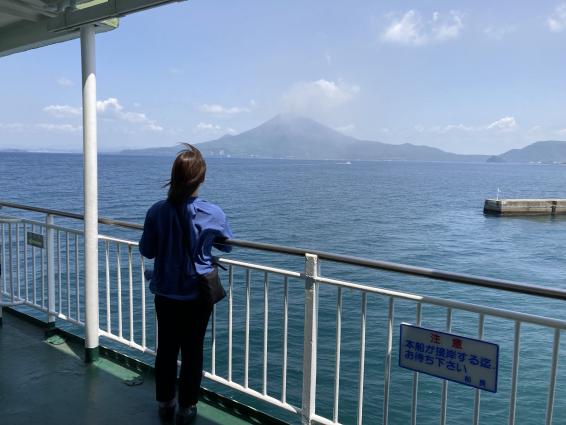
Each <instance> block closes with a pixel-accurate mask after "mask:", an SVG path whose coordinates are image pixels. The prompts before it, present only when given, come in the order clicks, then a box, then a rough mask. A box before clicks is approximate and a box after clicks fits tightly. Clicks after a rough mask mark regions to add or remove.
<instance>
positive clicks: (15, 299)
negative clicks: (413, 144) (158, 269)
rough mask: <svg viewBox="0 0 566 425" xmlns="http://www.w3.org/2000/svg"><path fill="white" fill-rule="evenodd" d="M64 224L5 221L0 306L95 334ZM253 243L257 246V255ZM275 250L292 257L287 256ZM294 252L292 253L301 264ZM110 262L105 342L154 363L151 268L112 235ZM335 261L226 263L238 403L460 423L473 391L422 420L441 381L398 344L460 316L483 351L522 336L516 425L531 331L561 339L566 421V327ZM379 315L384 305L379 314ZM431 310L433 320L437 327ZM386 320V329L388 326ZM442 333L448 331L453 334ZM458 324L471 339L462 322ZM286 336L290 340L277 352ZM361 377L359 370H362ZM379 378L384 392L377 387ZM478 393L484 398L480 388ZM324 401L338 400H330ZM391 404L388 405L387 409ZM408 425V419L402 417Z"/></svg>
mask: <svg viewBox="0 0 566 425" xmlns="http://www.w3.org/2000/svg"><path fill="white" fill-rule="evenodd" d="M0 205H1V203H0ZM66 217H67V218H69V216H66ZM54 218H55V214H53V212H51V213H48V214H46V218H45V221H42V220H32V219H30V218H23V217H15V216H14V215H12V214H11V215H2V216H0V261H1V264H2V277H1V279H2V280H1V285H2V287H1V288H2V290H1V291H0V292H1V295H2V297H3V299H2V300H0V302H1V303H2V304H3V305H15V306H18V305H25V306H27V307H31V308H33V309H35V310H38V311H40V312H44V313H46V315H47V319H46V320H47V321H48V322H53V321H54V320H55V319H60V320H63V321H66V322H70V323H72V324H75V325H80V326H84V320H83V317H84V295H83V294H84V287H83V286H82V283H83V277H82V275H81V264H82V253H83V247H82V245H81V241H82V232H81V231H80V230H77V229H73V228H71V227H68V226H59V225H56V224H55V223H54ZM72 218H77V217H72ZM107 221H109V220H107ZM130 228H132V229H136V228H137V229H138V231H139V226H134V225H130ZM29 232H31V233H35V234H37V235H41V236H43V237H44V248H38V247H33V246H31V245H29V244H28V242H29V238H28V236H30V235H28V233H29ZM31 236H33V235H31ZM31 236H30V237H31ZM235 244H236V245H238V244H237V243H235ZM240 245H244V244H243V243H240ZM248 245H250V246H249V247H251V248H253V247H254V246H253V245H254V244H252V243H248ZM256 245H259V244H256ZM261 248H262V249H264V250H271V251H279V252H281V251H282V250H283V248H284V247H278V248H277V249H270V248H269V247H266V246H262V247H261ZM294 250H295V249H291V248H289V249H287V251H288V252H289V253H291V254H295V255H297V254H298V253H297V252H294ZM99 252H100V255H99V259H100V261H99V262H100V264H99V266H100V267H99V268H100V279H99V281H100V282H101V284H100V285H99V299H100V305H99V312H100V318H101V319H100V329H99V334H100V335H101V336H103V337H106V338H109V339H110V340H112V341H114V342H116V343H119V344H121V345H125V346H127V347H130V348H132V349H135V350H138V351H141V352H144V353H149V354H152V355H154V354H155V352H156V348H157V347H156V341H157V335H156V326H155V316H154V313H153V308H147V306H146V303H147V296H148V292H147V287H146V282H145V281H144V267H145V265H144V259H143V258H142V257H141V255H140V254H139V252H138V250H137V242H134V241H131V240H129V239H127V238H118V237H113V236H105V235H100V236H99ZM334 257H338V256H335V255H334V254H320V253H316V251H315V254H312V253H308V252H307V253H303V260H304V266H303V267H304V268H303V267H301V268H300V269H299V270H297V269H295V270H293V269H292V267H291V268H280V267H274V266H271V265H266V264H258V263H256V262H253V263H252V262H249V261H245V260H243V259H236V258H227V257H226V258H220V259H219V262H220V263H221V264H222V265H224V266H226V267H227V268H228V271H227V273H226V278H225V279H226V282H227V292H228V297H227V301H226V302H223V303H221V304H220V305H218V306H217V307H215V309H214V311H213V315H212V319H211V322H210V327H209V333H210V346H208V347H207V352H208V353H209V365H208V368H207V370H206V371H205V372H204V376H205V377H206V378H207V379H208V380H210V381H213V382H216V383H218V384H221V385H223V386H224V387H226V388H229V389H231V390H233V391H235V392H236V393H242V394H246V395H249V396H252V397H255V398H257V399H258V400H262V401H263V402H266V403H268V404H269V405H271V406H273V407H274V408H278V409H281V410H283V411H286V412H289V413H290V414H292V415H295V416H296V417H297V418H300V421H301V422H302V423H319V424H338V423H352V422H355V423H357V424H362V423H378V422H379V423H383V424H389V423H409V422H410V423H411V424H417V423H419V424H421V423H433V422H434V423H436V422H437V421H438V420H439V422H440V423H441V424H446V423H449V419H448V418H449V416H450V411H449V394H450V393H451V392H458V391H460V389H459V388H457V387H456V386H454V385H449V384H448V382H447V381H441V383H440V386H441V387H440V392H439V407H438V410H437V412H438V413H437V414H435V415H434V417H436V418H437V419H434V420H431V419H430V418H429V419H428V422H427V419H426V416H427V415H429V414H430V407H429V408H428V412H426V413H425V414H424V415H422V414H421V415H419V399H423V398H426V397H428V393H429V392H428V391H426V392H424V391H423V390H420V388H421V387H422V385H426V386H427V388H428V386H430V385H433V380H431V379H430V378H429V377H427V376H425V375H420V374H419V373H417V372H408V371H404V370H400V369H399V368H394V367H393V365H394V363H395V362H394V359H395V353H396V346H395V344H394V342H393V341H394V340H395V338H396V337H397V336H398V330H397V327H396V323H397V322H398V321H400V320H402V321H408V322H412V323H415V324H416V325H421V324H422V322H423V319H425V320H431V321H434V322H435V323H436V326H441V327H443V328H444V329H445V330H446V331H448V332H450V331H451V330H452V329H453V326H454V324H455V322H456V319H455V317H456V316H457V315H458V316H461V315H467V316H466V317H467V319H466V321H465V324H466V326H465V329H459V331H461V332H463V333H465V334H467V335H468V336H471V337H477V338H479V339H483V338H484V337H485V334H486V329H485V328H486V322H487V321H493V320H496V321H499V320H501V321H503V322H502V323H506V325H501V326H503V327H504V326H510V327H512V332H511V335H512V337H511V338H506V340H505V341H502V342H501V343H502V344H503V345H506V346H509V350H508V353H509V355H508V356H507V357H505V356H504V357H503V358H502V362H507V363H509V364H511V368H510V374H509V375H508V376H502V380H504V381H505V382H506V388H507V389H506V390H505V392H506V393H507V394H506V395H507V400H506V401H503V400H502V399H501V397H500V398H499V399H492V400H491V403H492V404H493V403H495V402H497V403H499V405H501V403H505V404H506V405H507V409H506V410H507V414H506V417H505V418H504V420H503V422H507V423H509V424H515V423H518V422H517V419H516V417H517V400H518V397H519V390H520V388H519V360H520V357H521V356H520V354H521V353H520V348H521V345H520V341H521V336H522V334H523V333H524V332H529V335H532V334H533V333H532V332H535V333H537V334H538V333H541V332H545V330H546V331H549V332H551V333H552V344H551V346H550V347H549V348H550V351H551V352H550V353H549V354H550V357H549V358H548V360H549V363H550V366H549V368H548V370H547V371H545V373H548V376H547V377H544V378H543V377H540V376H539V378H538V379H539V381H540V382H539V384H540V385H543V384H542V381H544V380H546V381H547V384H545V385H544V386H545V387H546V390H545V391H546V397H545V398H544V400H543V404H544V406H542V407H541V408H540V409H541V411H544V414H545V424H547V425H548V424H551V423H553V412H554V411H555V409H554V405H555V402H556V399H555V392H556V388H557V370H558V363H559V357H560V334H561V331H562V330H564V329H566V321H565V320H560V319H556V318H550V317H543V316H539V315H533V314H527V313H524V312H521V311H517V310H521V308H520V307H517V309H501V308H496V307H492V306H488V305H477V304H472V303H466V302H461V301H457V300H453V299H447V298H444V297H435V296H428V295H422V294H415V293H409V292H405V291H399V290H393V289H387V288H384V287H376V286H370V285H367V284H360V283H354V282H351V281H349V280H347V279H338V278H333V277H326V276H323V275H322V274H321V262H322V260H321V259H328V258H329V259H330V261H334V262H336V261H339V260H340V259H339V258H334ZM344 258H345V259H346V260H344V262H345V263H348V264H355V262H354V261H353V260H352V259H351V257H344ZM364 261H365V263H364V264H360V266H365V267H371V266H372V263H370V260H364ZM373 265H374V266H375V268H381V269H384V268H385V269H387V270H390V269H388V268H387V267H390V266H391V268H392V267H395V268H396V270H395V271H397V272H398V273H406V274H412V275H415V274H416V275H419V273H420V274H421V275H423V274H424V273H427V274H431V276H425V277H435V278H438V277H439V276H440V278H441V279H443V280H451V279H449V277H453V278H454V279H453V280H454V281H456V282H458V281H461V282H462V283H466V280H469V279H471V280H472V281H474V282H473V283H474V284H475V283H478V282H479V283H478V284H482V286H490V284H491V283H493V286H498V285H507V284H508V283H507V282H504V281H496V280H489V279H483V278H478V277H473V276H466V275H451V274H449V273H444V272H437V271H434V270H426V269H421V271H422V270H425V271H423V272H422V273H421V271H419V270H418V269H417V268H414V267H410V266H406V267H407V270H406V271H404V270H403V267H404V266H402V265H390V264H389V263H379V262H375V264H373ZM378 266H379V267H378ZM102 282H103V283H102ZM509 285H510V286H509V287H508V288H506V289H511V290H513V291H515V292H522V291H521V285H520V284H517V283H513V282H512V283H509ZM524 287H525V291H524V292H525V293H527V294H531V293H533V291H534V292H535V293H536V292H537V291H540V293H539V294H538V295H543V296H550V297H552V298H559V299H564V298H566V293H561V291H560V290H556V289H547V288H538V289H537V287H533V286H532V285H525V286H524ZM547 292H548V293H547ZM376 303H380V305H382V306H383V307H380V308H379V309H377V308H375V307H373V308H372V306H375V305H376ZM425 309H426V310H427V312H429V313H428V314H427V315H426V317H425V315H424V310H425ZM0 310H1V308H0ZM346 311H347V314H345V312H346ZM321 318H322V319H323V320H321ZM378 321H379V322H381V323H383V325H384V326H383V327H376V326H374V324H375V323H376V322H378ZM442 321H443V322H444V324H443V325H439V324H440V323H442ZM290 322H292V324H290ZM356 323H357V324H356ZM368 323H369V325H368ZM497 323H499V322H497ZM458 326H459V328H461V327H462V326H461V324H460V325H458ZM529 326H535V327H536V330H535V331H532V330H530V328H529V329H527V330H526V331H524V329H525V328H526V327H529ZM270 330H272V332H270ZM273 330H277V332H275V331H273ZM274 335H275V336H276V337H278V339H277V340H274V338H275V336H274ZM322 335H324V337H322ZM352 339H354V341H353V344H352ZM376 339H378V343H377V344H376ZM354 347H357V348H354ZM368 350H369V351H368ZM380 350H382V352H381V351H380ZM378 353H381V354H380V355H378ZM320 361H322V363H324V365H325V366H324V365H322V364H320V363H319V362H320ZM328 365H330V366H328ZM352 369H356V371H355V372H352ZM377 369H379V370H380V372H378V371H377ZM319 370H324V373H323V374H322V375H320V374H319V373H318V371H319ZM504 370H505V368H502V369H501V371H500V373H501V374H503V371H504ZM368 374H370V375H369V376H370V377H371V380H370V381H371V382H370V381H368V380H367V379H366V378H367V377H368ZM321 380H324V382H321ZM376 382H381V383H382V390H380V391H382V394H380V395H379V400H376V399H375V393H376V392H377V391H376V387H375V385H376V384H375V383H376ZM396 383H402V384H403V388H405V389H406V394H399V393H398V392H392V387H393V386H394V384H396ZM368 385H372V391H371V392H369V391H367V390H366V389H367V387H368ZM465 390H467V391H470V390H469V389H468V388H465ZM471 391H473V401H472V402H471V404H470V405H466V406H463V407H462V410H461V411H460V412H459V414H460V415H462V414H463V412H467V414H469V416H470V419H469V420H470V422H472V423H473V424H479V423H480V419H481V417H482V416H481V415H480V412H481V410H480V408H481V400H482V397H481V391H480V390H477V389H476V390H471ZM321 393H324V395H325V396H324V397H320V394H321ZM484 397H485V396H484ZM490 397H491V395H490ZM368 399H370V401H369V402H368V401H367V400H368ZM321 400H322V401H321ZM494 400H495V401H494ZM377 401H379V407H378V408H375V407H374V406H376V405H377ZM368 403H369V404H368ZM562 403H563V401H562ZM368 406H371V412H370V413H369V414H367V413H366V412H367V411H368V409H369V408H368ZM466 409H467V410H466ZM499 410H501V409H499ZM486 414H489V411H488V412H487V413H486ZM423 416H424V417H423ZM401 417H402V418H406V421H404V422H403V420H401V419H399V418H401ZM392 418H393V419H392ZM488 418H490V419H488V420H487V423H503V422H502V419H501V417H497V419H493V417H491V416H488ZM537 420H538V419H537ZM522 423H525V422H524V421H523V422H522ZM555 423H558V422H555Z"/></svg>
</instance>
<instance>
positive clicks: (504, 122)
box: [415, 117, 517, 134]
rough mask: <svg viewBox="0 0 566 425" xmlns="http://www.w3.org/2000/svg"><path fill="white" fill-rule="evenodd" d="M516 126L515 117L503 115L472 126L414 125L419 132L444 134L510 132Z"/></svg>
mask: <svg viewBox="0 0 566 425" xmlns="http://www.w3.org/2000/svg"><path fill="white" fill-rule="evenodd" d="M516 127H517V121H516V120H515V117H503V118H501V119H499V120H497V121H494V122H492V123H491V124H486V125H480V126H473V125H465V124H461V123H460V124H448V125H442V126H440V125H435V126H433V127H430V128H429V129H426V128H425V127H423V126H422V125H418V126H415V130H416V131H418V132H419V133H424V132H431V133H438V134H446V133H448V132H451V131H465V132H478V131H500V132H510V131H513V130H515V129H516Z"/></svg>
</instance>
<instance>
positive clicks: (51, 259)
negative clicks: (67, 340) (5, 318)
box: [45, 214, 57, 334]
mask: <svg viewBox="0 0 566 425" xmlns="http://www.w3.org/2000/svg"><path fill="white" fill-rule="evenodd" d="M54 219H55V217H54V216H53V215H52V214H47V217H46V218H45V224H46V226H45V235H46V237H47V238H46V239H47V241H46V242H47V243H46V244H45V249H46V250H47V309H48V313H47V328H46V333H48V334H49V333H51V331H52V329H53V328H54V327H55V319H56V317H57V316H56V315H54V314H52V313H51V312H52V311H55V236H54V235H55V231H54V230H53V229H52V228H51V226H53V224H54V223H55V220H54Z"/></svg>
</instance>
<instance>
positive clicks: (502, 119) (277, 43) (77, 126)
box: [0, 0, 566, 154]
mask: <svg viewBox="0 0 566 425" xmlns="http://www.w3.org/2000/svg"><path fill="white" fill-rule="evenodd" d="M565 53H566V3H565V2H563V1H536V2H533V1H526V0H522V1H507V0H502V1H497V2H488V1H460V2H455V1H442V0H430V1H428V0H421V1H375V0H374V1H364V0H357V1H350V2H346V1H337V0H326V1H314V0H311V1H291V0H287V1H259V0H258V1H251V0H249V1H246V0H240V1H234V0H217V1H205V0H190V1H187V2H182V3H177V4H172V5H168V6H164V7H161V8H157V9H152V10H149V11H146V12H142V13H138V14H136V15H132V16H129V17H126V18H123V19H121V23H120V28H119V29H118V30H116V31H112V32H109V33H106V34H101V35H99V36H97V73H98V76H97V83H98V98H99V108H98V109H99V147H100V150H101V151H115V150H118V149H121V148H128V147H149V146H170V145H173V144H176V143H178V142H182V141H189V142H200V141H206V140H211V139H214V138H217V137H219V136H221V135H223V134H225V133H239V132H242V131H245V130H248V129H250V128H252V127H254V126H257V125H259V124H260V123H262V122H264V121H265V120H267V119H269V118H271V117H272V116H274V115H276V114H277V113H280V112H293V113H297V114H301V115H305V116H309V117H311V118H313V119H316V120H318V121H320V122H322V123H323V124H326V125H328V126H330V127H332V128H335V129H338V130H339V131H342V132H344V133H346V134H348V135H351V136H354V137H357V138H360V139H365V140H378V141H382V142H387V143H395V144H397V143H405V142H411V143H415V144H424V145H429V146H434V147H438V148H441V149H444V150H447V151H451V152H457V153H487V154H497V153H502V152H504V151H506V150H508V149H512V148H520V147H523V146H526V145H528V144H529V143H532V142H534V141H537V140H566V95H565V94H566V72H565V71H566V54H565ZM0 81H1V83H0V93H1V94H0V99H1V102H0V148H24V149H38V150H41V149H59V150H64V151H80V149H81V145H82V139H81V138H82V133H81V131H82V129H81V116H80V106H81V97H80V93H81V87H80V81H81V76H80V49H79V43H78V41H72V42H68V43H64V44H59V45H54V46H50V47H47V48H44V49H39V50H34V51H29V52H25V53H20V54H17V55H12V56H9V57H5V58H0Z"/></svg>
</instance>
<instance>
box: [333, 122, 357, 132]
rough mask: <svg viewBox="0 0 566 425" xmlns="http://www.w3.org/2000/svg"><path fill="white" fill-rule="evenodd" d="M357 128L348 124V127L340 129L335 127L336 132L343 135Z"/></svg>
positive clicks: (344, 126)
mask: <svg viewBox="0 0 566 425" xmlns="http://www.w3.org/2000/svg"><path fill="white" fill-rule="evenodd" d="M355 128H356V126H355V125H354V124H348V125H343V126H340V127H335V128H334V130H336V131H340V132H342V133H347V132H349V131H352V130H354V129H355Z"/></svg>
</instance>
